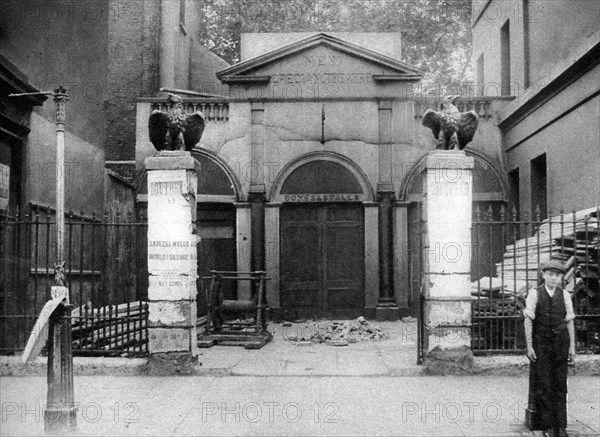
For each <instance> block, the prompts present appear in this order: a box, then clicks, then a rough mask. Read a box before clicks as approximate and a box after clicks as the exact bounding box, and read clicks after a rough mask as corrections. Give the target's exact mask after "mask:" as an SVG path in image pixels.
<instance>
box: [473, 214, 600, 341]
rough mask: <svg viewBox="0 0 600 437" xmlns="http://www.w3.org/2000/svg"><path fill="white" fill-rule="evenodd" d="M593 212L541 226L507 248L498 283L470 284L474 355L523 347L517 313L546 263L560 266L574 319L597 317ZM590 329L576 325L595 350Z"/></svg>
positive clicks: (598, 249)
mask: <svg viewBox="0 0 600 437" xmlns="http://www.w3.org/2000/svg"><path fill="white" fill-rule="evenodd" d="M598 211H599V210H598V208H591V209H587V210H583V211H578V212H576V213H574V214H566V215H563V216H557V217H552V218H550V219H547V220H545V221H544V222H543V223H542V224H541V226H540V227H539V229H538V230H537V232H536V233H535V234H534V235H533V236H532V237H529V238H523V239H520V240H517V241H515V243H514V244H511V245H509V246H507V247H506V252H505V253H504V256H503V259H502V262H500V263H497V264H496V272H497V277H483V278H480V279H479V280H478V281H475V282H473V283H472V284H471V295H472V298H473V305H472V313H473V337H472V339H473V347H474V349H486V350H490V349H502V350H506V349H514V350H518V349H520V348H522V347H523V345H524V344H523V338H522V329H521V323H520V322H519V320H520V317H521V310H522V309H523V308H524V306H525V299H526V297H527V293H528V291H529V290H530V289H531V288H532V287H535V286H537V284H538V283H539V280H540V275H541V273H540V271H539V266H540V265H541V264H542V263H543V262H544V261H548V260H550V259H559V260H561V261H563V262H564V263H565V267H566V269H567V271H566V273H565V275H564V288H565V289H566V290H567V291H569V292H570V293H572V295H573V302H574V307H575V312H576V314H578V315H582V314H588V315H589V314H600V283H599V282H598V273H599V267H598V265H599V264H600V263H599V260H600V222H599V219H600V217H599V214H598ZM510 319H512V320H510ZM599 320H600V319H599ZM594 323H595V322H592V321H590V322H586V321H583V322H582V323H580V324H579V325H577V324H576V325H577V326H576V329H577V331H578V332H577V335H578V338H579V335H584V336H589V335H590V334H592V335H594V336H595V337H594V340H593V342H594V345H595V344H596V340H598V341H597V343H598V345H600V339H596V337H598V333H597V332H596V333H594V332H588V331H590V330H592V331H597V328H596V327H595V326H596V325H595V324H594ZM588 325H589V326H588ZM581 330H584V331H586V332H579V331H581ZM578 344H579V342H578ZM586 344H587V346H586V347H587V348H588V349H589V348H590V346H592V348H593V347H595V346H594V345H593V344H591V343H590V341H587V343H586Z"/></svg>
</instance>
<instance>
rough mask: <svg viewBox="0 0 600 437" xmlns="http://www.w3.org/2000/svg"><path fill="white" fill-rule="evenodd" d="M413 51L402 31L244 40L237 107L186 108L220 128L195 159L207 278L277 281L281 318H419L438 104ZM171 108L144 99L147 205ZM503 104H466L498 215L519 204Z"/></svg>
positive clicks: (271, 296) (234, 76)
mask: <svg viewBox="0 0 600 437" xmlns="http://www.w3.org/2000/svg"><path fill="white" fill-rule="evenodd" d="M400 47H401V45H400V35H399V34H389V33H387V34H368V33H358V34H352V33H344V34H336V33H332V34H324V33H301V34H274V33H262V34H244V35H243V36H242V56H241V59H242V60H241V62H240V63H238V64H236V65H233V66H231V67H229V68H226V69H223V70H221V71H219V72H218V73H217V77H218V78H219V80H220V81H221V82H222V83H223V84H225V85H228V87H229V92H228V95H227V98H224V99H217V98H215V99H193V98H187V99H186V106H187V109H188V111H194V110H198V109H200V110H202V111H203V112H205V114H206V115H207V120H208V122H207V127H206V130H205V133H204V136H203V138H202V140H201V142H200V144H199V145H198V146H197V147H196V148H195V149H194V150H193V151H192V154H193V156H194V157H196V159H197V160H198V161H199V162H200V174H199V181H198V195H197V201H198V215H197V217H198V227H199V234H200V237H201V239H202V240H201V243H200V244H199V253H198V259H199V270H200V275H201V276H202V275H206V274H207V273H208V271H209V270H210V269H217V270H232V269H235V270H240V271H248V270H266V272H267V274H268V276H269V277H270V278H271V279H270V281H269V282H268V288H267V290H268V291H267V297H268V302H269V306H270V308H271V310H272V314H273V315H274V316H275V317H279V316H287V317H293V318H297V317H313V316H317V317H355V316H358V315H361V314H362V315H365V316H367V317H370V318H392V319H394V318H398V317H399V316H402V315H407V314H416V311H417V308H418V293H419V290H418V287H417V286H416V285H415V284H417V283H419V280H418V279H417V276H418V275H419V272H418V266H417V263H418V259H417V258H418V256H416V255H413V256H412V257H411V253H413V254H416V253H418V248H419V247H420V244H421V242H420V241H419V233H418V231H417V228H418V219H419V216H418V214H419V204H420V201H421V197H422V195H421V192H422V182H421V175H420V171H419V168H420V163H421V161H422V160H423V159H424V157H425V155H426V154H427V153H428V152H429V151H431V150H433V149H434V148H435V140H434V139H433V137H432V135H431V131H429V130H428V129H426V128H425V127H423V126H421V116H422V114H423V112H424V111H425V110H426V109H428V108H429V107H435V106H436V105H437V104H438V102H439V99H437V98H430V97H424V96H420V95H416V94H415V93H414V90H415V89H416V88H418V87H415V85H418V83H419V81H420V78H421V75H422V72H421V71H419V70H417V69H416V68H414V67H412V66H410V65H407V64H406V63H404V62H402V61H401V60H400V58H401V53H400ZM161 105H164V101H163V100H161V99H156V98H142V99H139V100H138V110H137V114H138V119H137V126H138V128H137V140H136V164H137V167H138V169H140V172H139V174H138V176H139V177H138V179H137V182H136V183H137V184H138V187H139V188H138V200H139V204H140V205H141V206H142V207H143V205H144V203H145V201H146V199H147V197H146V193H147V189H146V181H145V176H144V169H143V162H144V159H145V158H146V157H148V156H151V155H152V154H153V153H154V149H153V148H152V145H151V144H150V142H149V139H148V133H147V120H148V116H149V115H150V113H151V111H152V110H153V109H156V108H159V107H161ZM495 105H496V103H493V102H492V101H491V100H490V99H468V98H467V99H464V101H463V102H462V103H461V104H460V107H461V109H475V110H477V111H478V113H479V114H480V115H481V127H480V131H479V133H478V134H477V135H476V136H475V140H474V142H473V143H472V145H470V146H469V147H468V148H467V153H468V154H469V155H471V156H473V157H474V158H475V170H474V185H475V194H474V197H473V199H474V202H478V203H481V204H482V205H483V204H485V205H486V207H487V205H489V204H493V203H494V204H495V203H503V202H505V200H506V188H505V187H506V182H505V178H504V177H503V171H502V155H501V151H500V137H499V135H497V129H495V128H494V125H493V122H492V118H493V115H494V114H495V111H496V109H495V108H496V106H495ZM163 108H164V106H163ZM463 249H464V250H465V251H467V250H468V248H463ZM465 253H466V252H465ZM411 278H412V279H411ZM227 293H230V295H231V296H232V297H235V295H236V290H234V289H230V290H228V291H227ZM248 293H250V290H247V289H238V290H237V296H238V297H241V296H244V295H247V294H248ZM198 300H199V304H200V305H201V304H202V302H201V300H202V296H199V297H198ZM199 314H202V309H200V313H199Z"/></svg>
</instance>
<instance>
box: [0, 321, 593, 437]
mask: <svg viewBox="0 0 600 437" xmlns="http://www.w3.org/2000/svg"><path fill="white" fill-rule="evenodd" d="M380 325H381V326H383V327H384V328H385V329H386V331H388V332H390V333H391V334H392V339H390V340H387V341H382V342H377V343H363V344H351V345H349V346H345V347H334V346H329V345H324V344H304V343H293V342H288V341H285V338H284V337H285V336H287V335H288V334H289V330H288V332H284V331H283V330H282V327H281V326H279V327H277V329H275V330H274V332H275V340H274V342H273V343H272V344H269V345H267V346H266V347H265V348H263V349H262V350H259V351H256V350H244V349H243V348H239V347H226V346H217V347H213V348H210V349H204V350H202V355H201V356H200V361H201V362H202V366H201V367H200V369H201V371H200V374H199V375H197V376H189V377H149V376H143V375H140V374H139V372H138V369H141V368H142V367H143V363H144V360H127V359H116V360H110V359H89V358H88V359H81V358H78V359H76V360H75V362H76V376H75V399H76V401H77V402H78V408H79V410H78V433H79V434H83V435H174V436H175V435H177V436H178V435H203V436H204V435H206V436H229V435H236V436H237V435H251V436H258V435H269V436H271V435H273V436H279V435H289V436H299V435H311V436H312V435H315V436H325V435H326V436H346V435H352V436H379V435H381V436H531V435H535V433H531V432H529V431H528V430H527V429H526V428H525V427H524V426H523V422H524V408H525V407H526V401H527V376H526V369H527V363H526V359H525V357H523V356H517V357H510V358H507V357H497V358H492V359H478V366H479V368H480V370H481V371H482V372H484V374H478V375H472V376H464V377H457V376H423V375H422V371H421V370H422V368H421V367H420V366H417V365H416V363H415V358H416V349H415V342H414V340H415V339H416V336H415V335H413V333H412V331H413V328H412V327H410V326H406V325H403V324H400V323H393V324H385V323H381V324H380ZM294 329H295V328H294V327H292V328H291V330H292V331H294ZM579 358H580V360H579V363H587V364H586V367H585V368H586V369H588V370H589V369H594V368H595V369H597V368H598V364H599V360H598V357H579ZM14 361H15V360H14V359H13V362H12V364H11V363H8V364H7V361H6V360H4V362H3V371H4V373H5V374H7V373H9V374H10V373H12V374H20V375H26V376H18V377H17V376H4V377H2V378H0V402H1V407H2V417H1V422H0V435H2V436H4V435H42V434H43V409H44V406H45V401H46V380H45V377H43V376H37V375H36V373H37V374H38V375H43V373H42V372H40V370H43V362H44V360H43V359H38V362H40V364H38V365H37V366H31V367H27V368H24V367H22V366H21V367H19V366H18V365H16V364H15V363H14ZM590 364H591V366H590ZM578 365H579V364H578ZM594 366H595V367H594ZM575 368H577V366H576V367H575ZM32 369H33V370H32ZM485 369H487V370H485ZM571 370H573V369H571ZM575 373H577V372H575ZM116 375H119V376H116ZM583 375H590V376H582V375H581V374H576V375H573V376H570V378H569V406H568V408H569V431H570V435H572V436H600V418H599V417H600V414H599V413H600V378H599V377H598V372H596V373H594V372H592V373H590V372H587V371H586V372H583ZM592 375H593V376H592Z"/></svg>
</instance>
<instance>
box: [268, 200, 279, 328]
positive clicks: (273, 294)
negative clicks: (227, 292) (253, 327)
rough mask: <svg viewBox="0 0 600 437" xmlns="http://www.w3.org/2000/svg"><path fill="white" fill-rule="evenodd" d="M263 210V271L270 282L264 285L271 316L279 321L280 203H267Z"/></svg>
mask: <svg viewBox="0 0 600 437" xmlns="http://www.w3.org/2000/svg"><path fill="white" fill-rule="evenodd" d="M265 206H266V208H265V251H266V256H265V259H266V261H265V270H266V272H267V277H269V278H271V280H269V281H267V283H266V287H267V289H266V295H267V303H268V304H269V308H270V310H271V316H272V317H273V318H274V319H279V318H280V315H281V304H280V296H279V290H280V289H279V282H280V277H279V267H280V266H279V244H280V242H279V229H280V219H279V215H280V211H281V203H267V204H266V205H265Z"/></svg>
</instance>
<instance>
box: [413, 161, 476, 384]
mask: <svg viewBox="0 0 600 437" xmlns="http://www.w3.org/2000/svg"><path fill="white" fill-rule="evenodd" d="M473 165H474V160H473V158H470V157H467V156H466V155H465V153H464V152H458V151H441V150H440V151H437V150H436V151H433V152H431V153H430V154H429V155H428V156H427V157H426V159H425V160H424V162H423V164H422V167H421V171H422V173H423V196H424V197H423V201H424V214H425V240H424V241H425V247H424V248H423V250H424V278H423V279H424V284H425V308H424V310H425V311H424V317H425V320H424V323H425V327H426V329H425V332H424V336H425V338H424V340H425V353H426V362H427V365H428V367H429V368H430V370H432V371H433V372H441V373H446V372H454V371H456V368H458V369H460V368H463V367H465V366H467V367H468V366H470V365H471V363H472V356H473V355H472V351H471V331H470V329H471V328H470V325H471V283H470V282H471V281H470V271H471V260H470V249H471V209H472V181H473V176H472V170H473Z"/></svg>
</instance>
